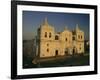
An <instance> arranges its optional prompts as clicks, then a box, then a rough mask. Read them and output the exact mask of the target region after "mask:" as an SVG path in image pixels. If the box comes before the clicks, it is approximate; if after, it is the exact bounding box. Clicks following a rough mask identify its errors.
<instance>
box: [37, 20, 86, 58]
mask: <svg viewBox="0 0 100 80" xmlns="http://www.w3.org/2000/svg"><path fill="white" fill-rule="evenodd" d="M82 53H84V32H83V31H82V30H80V29H79V26H78V25H76V29H75V30H74V31H69V30H68V29H67V28H65V29H64V30H63V32H59V33H57V32H55V28H54V27H53V26H51V25H50V24H49V23H48V21H47V19H45V20H44V22H43V24H41V25H40V27H39V28H38V30H37V39H36V56H39V57H40V58H46V57H55V56H67V55H74V54H82Z"/></svg>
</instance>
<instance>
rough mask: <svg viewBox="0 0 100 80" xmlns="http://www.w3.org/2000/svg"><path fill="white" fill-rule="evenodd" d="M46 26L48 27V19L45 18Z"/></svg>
mask: <svg viewBox="0 0 100 80" xmlns="http://www.w3.org/2000/svg"><path fill="white" fill-rule="evenodd" d="M44 24H46V25H48V20H47V17H46V18H45V21H44Z"/></svg>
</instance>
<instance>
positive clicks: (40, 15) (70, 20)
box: [23, 11, 90, 40]
mask: <svg viewBox="0 0 100 80" xmlns="http://www.w3.org/2000/svg"><path fill="white" fill-rule="evenodd" d="M45 18H47V19H48V23H49V24H50V25H53V26H54V27H55V31H56V32H61V31H63V30H64V28H65V26H67V28H68V29H69V30H70V31H72V30H73V29H75V27H76V24H79V28H80V29H81V30H83V31H84V33H85V39H89V26H90V25H89V14H82V13H80V14H79V13H58V12H36V11H23V39H25V40H27V39H28V40H29V39H33V38H34V36H35V35H36V33H37V29H38V28H39V26H40V24H42V23H43V21H44V19H45Z"/></svg>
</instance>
